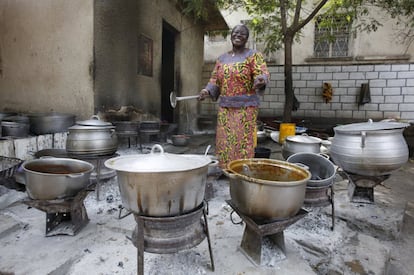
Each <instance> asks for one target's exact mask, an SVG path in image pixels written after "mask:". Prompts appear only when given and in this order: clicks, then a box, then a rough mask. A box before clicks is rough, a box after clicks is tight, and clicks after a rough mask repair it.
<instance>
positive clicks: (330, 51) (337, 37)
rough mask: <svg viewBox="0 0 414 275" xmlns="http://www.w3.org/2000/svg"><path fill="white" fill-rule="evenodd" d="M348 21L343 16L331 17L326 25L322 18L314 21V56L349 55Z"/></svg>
mask: <svg viewBox="0 0 414 275" xmlns="http://www.w3.org/2000/svg"><path fill="white" fill-rule="evenodd" d="M349 37H350V23H349V22H348V21H347V19H346V17H345V16H342V17H338V18H335V19H332V24H331V25H330V26H327V25H326V24H324V23H323V21H322V18H318V20H317V21H316V23H315V43H314V55H315V57H322V58H324V57H346V56H348V55H349Z"/></svg>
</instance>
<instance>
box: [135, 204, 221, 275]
mask: <svg viewBox="0 0 414 275" xmlns="http://www.w3.org/2000/svg"><path fill="white" fill-rule="evenodd" d="M207 213H208V205H207V203H206V202H204V203H203V204H201V205H200V207H198V208H196V209H195V210H193V211H191V212H190V213H186V214H183V215H180V216H175V217H147V216H140V215H136V214H134V218H135V221H136V222H137V224H136V227H135V230H134V232H133V234H132V237H131V241H132V243H133V244H134V246H135V247H136V248H137V274H138V275H144V251H146V252H150V253H159V254H163V253H174V252H178V251H180V250H182V249H189V248H192V247H194V246H196V245H198V244H200V243H201V242H202V241H203V240H204V239H205V238H206V237H207V242H208V249H209V254H210V262H211V270H212V271H214V270H215V267H214V258H213V250H212V248H211V240H210V233H209V229H208V222H207ZM200 214H201V215H200ZM199 215H200V216H199ZM201 216H202V217H203V218H201ZM198 217H200V219H199V218H198ZM169 226H172V228H171V230H169V229H168V227H169ZM180 228H181V229H182V230H181V232H180ZM169 238H171V239H169Z"/></svg>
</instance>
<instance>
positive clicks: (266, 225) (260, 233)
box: [226, 200, 308, 265]
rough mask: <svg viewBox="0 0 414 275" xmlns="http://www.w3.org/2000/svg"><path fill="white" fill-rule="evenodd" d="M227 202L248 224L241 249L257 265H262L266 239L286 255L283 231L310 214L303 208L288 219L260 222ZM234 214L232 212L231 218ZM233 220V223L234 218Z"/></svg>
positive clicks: (229, 201) (230, 202)
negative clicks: (263, 246)
mask: <svg viewBox="0 0 414 275" xmlns="http://www.w3.org/2000/svg"><path fill="white" fill-rule="evenodd" d="M226 202H227V203H228V204H229V205H230V206H231V208H233V212H234V211H235V212H236V213H237V214H238V215H239V216H240V218H241V219H242V220H243V222H245V223H246V226H245V228H244V232H243V238H242V241H241V244H240V248H241V250H242V252H244V254H245V255H246V256H247V258H248V259H249V260H251V261H252V262H253V263H254V264H256V265H260V264H261V261H262V244H263V240H264V238H265V237H268V238H269V239H270V240H271V241H272V242H273V244H275V245H276V246H277V247H279V248H280V250H282V252H283V253H284V254H285V255H286V249H285V239H284V233H283V231H284V230H285V229H286V228H287V227H288V226H290V225H292V224H294V223H295V222H297V221H298V220H300V219H301V218H303V217H305V216H306V215H307V214H308V211H306V210H305V209H303V208H302V209H300V210H299V212H298V213H297V214H296V215H295V216H293V217H291V218H288V219H284V220H277V221H259V220H255V219H253V218H250V217H248V216H246V215H244V214H243V213H241V212H240V210H239V209H238V208H237V207H236V206H235V205H234V204H233V203H232V201H231V200H226ZM233 212H231V214H230V218H231V215H232V214H233ZM231 220H232V222H233V219H232V218H231ZM233 223H235V222H233Z"/></svg>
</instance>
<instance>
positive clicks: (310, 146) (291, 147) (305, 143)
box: [282, 134, 322, 159]
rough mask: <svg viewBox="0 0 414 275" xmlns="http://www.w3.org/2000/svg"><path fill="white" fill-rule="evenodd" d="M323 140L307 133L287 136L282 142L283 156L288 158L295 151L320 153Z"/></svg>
mask: <svg viewBox="0 0 414 275" xmlns="http://www.w3.org/2000/svg"><path fill="white" fill-rule="evenodd" d="M321 144H322V140H321V139H320V138H317V137H312V136H308V135H306V134H302V135H296V136H287V137H286V139H285V141H284V142H283V144H282V156H283V158H284V159H288V157H289V156H291V155H293V154H295V153H304V152H306V153H320V151H321Z"/></svg>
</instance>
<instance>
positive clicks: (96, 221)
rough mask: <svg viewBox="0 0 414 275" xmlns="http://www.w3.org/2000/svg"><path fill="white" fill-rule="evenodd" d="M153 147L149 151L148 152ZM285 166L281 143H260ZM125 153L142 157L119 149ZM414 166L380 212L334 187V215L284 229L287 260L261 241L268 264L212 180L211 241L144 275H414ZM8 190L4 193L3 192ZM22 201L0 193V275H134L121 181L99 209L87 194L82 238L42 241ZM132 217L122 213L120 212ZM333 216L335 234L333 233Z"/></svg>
mask: <svg viewBox="0 0 414 275" xmlns="http://www.w3.org/2000/svg"><path fill="white" fill-rule="evenodd" d="M151 145H152V144H151V143H148V144H144V151H145V152H148V148H149V147H150V146H151ZM207 145H212V146H213V147H212V149H211V150H210V151H209V152H210V154H211V153H212V152H213V151H214V136H212V135H200V136H196V137H193V138H192V140H191V142H190V144H189V145H188V146H186V147H175V146H173V145H171V144H166V143H164V144H163V146H164V149H165V151H166V152H169V153H191V154H193V153H196V154H203V153H204V152H205V150H206V148H207ZM259 146H263V147H266V148H270V149H271V151H272V154H271V158H274V159H282V156H281V150H280V149H281V148H280V146H279V144H277V143H275V142H273V141H271V140H270V139H269V140H267V141H265V142H264V143H261V144H259ZM119 153H120V154H132V153H140V152H138V148H137V147H135V144H134V143H133V144H132V147H131V148H128V147H127V146H126V144H124V143H123V144H122V145H121V146H120V150H119ZM413 176H414V163H413V161H411V160H410V161H409V162H407V164H406V165H404V166H403V167H401V168H400V169H399V170H398V171H395V172H393V173H392V175H391V177H390V178H389V179H387V180H386V181H385V182H383V183H382V184H381V185H378V186H376V187H375V189H374V191H375V194H374V197H375V202H374V203H373V204H366V203H353V202H350V200H349V196H348V182H347V180H346V179H344V178H342V177H341V176H340V175H338V176H337V177H336V179H335V184H334V189H335V199H334V205H335V212H334V213H333V212H332V208H331V207H330V206H326V207H314V208H306V211H308V214H307V215H305V217H303V218H302V219H300V220H299V221H297V222H296V223H294V224H293V225H291V226H289V227H288V228H286V229H285V230H284V242H285V251H283V249H281V248H280V247H277V246H275V245H274V244H273V243H271V242H270V241H269V240H268V239H267V238H265V239H264V240H263V243H262V246H263V247H262V250H261V256H262V257H261V263H260V264H257V263H255V262H254V261H253V260H251V259H250V257H249V255H247V254H246V253H245V252H244V251H243V250H242V249H240V243H241V240H242V235H243V231H244V227H245V224H244V223H241V224H238V223H237V222H238V221H241V219H240V217H238V216H237V214H235V213H233V214H231V213H232V210H233V209H232V208H231V207H230V206H229V205H228V204H227V203H226V200H228V199H230V196H229V186H228V180H227V179H226V178H225V177H220V178H211V177H210V178H209V182H208V184H209V186H210V188H209V189H208V191H207V193H206V194H207V195H208V210H209V211H208V216H207V217H208V219H207V221H208V228H209V231H210V240H211V247H212V255H213V259H214V266H215V271H214V272H213V271H212V269H211V263H212V262H211V259H210V253H209V250H208V242H207V238H206V239H205V240H203V241H202V242H201V243H200V244H199V245H197V246H195V247H193V248H190V249H186V250H183V251H180V252H177V253H172V254H154V253H148V252H145V253H144V272H145V274H174V275H175V274H401V275H405V274H406V275H408V274H414V261H412V255H413V254H414V234H412V233H413V229H414V177H413ZM0 187H2V186H0ZM25 199H27V197H26V194H25V192H19V191H16V190H10V189H4V188H2V189H0V274H1V275H3V274H16V275H17V274H19V275H20V274H39V275H40V274H42V275H43V274H51V275H55V274H136V273H137V249H136V248H135V247H134V245H133V244H132V243H131V241H130V240H129V238H130V236H131V235H132V231H133V229H134V227H135V221H134V218H133V216H132V215H128V216H126V217H125V218H122V219H120V218H119V214H120V205H121V204H122V202H121V200H120V195H119V190H118V186H117V181H116V177H110V178H107V179H104V180H103V181H102V186H101V188H100V200H97V198H96V192H90V193H89V194H88V196H87V197H86V199H85V201H84V203H85V207H86V210H87V213H88V217H89V220H90V221H89V223H88V224H87V225H86V226H85V227H84V228H82V229H81V230H80V231H79V232H78V233H77V234H76V235H74V236H68V235H57V236H50V237H46V236H45V221H46V217H45V213H44V212H42V211H40V210H38V209H35V208H30V207H28V206H27V205H26V204H24V203H22V200H25ZM121 213H125V212H121ZM332 214H334V217H335V221H334V224H333V225H334V230H331V226H332V220H331V217H332Z"/></svg>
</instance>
